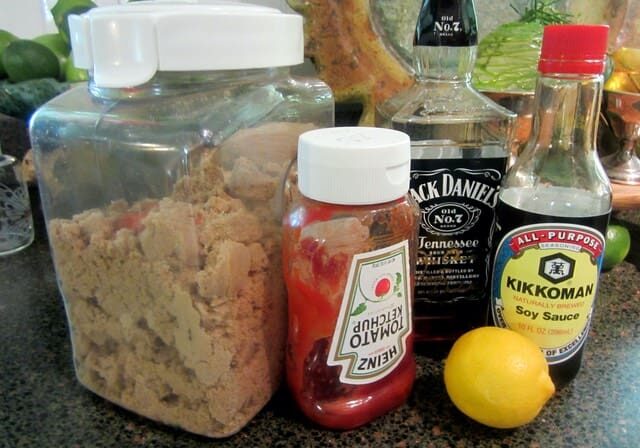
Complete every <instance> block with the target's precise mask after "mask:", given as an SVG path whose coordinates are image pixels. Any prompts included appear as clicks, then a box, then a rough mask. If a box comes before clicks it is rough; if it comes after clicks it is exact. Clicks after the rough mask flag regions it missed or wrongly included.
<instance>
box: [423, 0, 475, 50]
mask: <svg viewBox="0 0 640 448" xmlns="http://www.w3.org/2000/svg"><path fill="white" fill-rule="evenodd" d="M477 43H478V29H477V25H476V13H475V10H474V6H473V2H472V1H471V0H459V1H456V0H424V2H423V3H422V8H421V9H420V15H419V17H418V23H417V25H416V34H415V40H414V45H421V46H429V47H440V46H447V47H469V46H473V45H476V44H477Z"/></svg>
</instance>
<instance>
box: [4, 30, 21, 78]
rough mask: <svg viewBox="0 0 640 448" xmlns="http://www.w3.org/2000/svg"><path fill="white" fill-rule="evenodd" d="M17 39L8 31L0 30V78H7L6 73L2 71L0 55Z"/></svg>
mask: <svg viewBox="0 0 640 448" xmlns="http://www.w3.org/2000/svg"><path fill="white" fill-rule="evenodd" d="M17 39H18V38H17V37H16V36H14V35H13V34H11V33H10V32H9V31H5V30H0V78H4V77H6V76H7V72H6V70H5V69H4V65H3V64H2V53H4V50H5V49H6V48H7V47H8V46H9V44H10V43H11V42H13V41H14V40H17Z"/></svg>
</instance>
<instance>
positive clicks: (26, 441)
mask: <svg viewBox="0 0 640 448" xmlns="http://www.w3.org/2000/svg"><path fill="white" fill-rule="evenodd" d="M615 219H617V220H620V221H621V222H622V223H623V224H624V225H626V226H627V227H628V228H629V229H630V231H631V232H632V235H633V246H632V251H631V253H630V255H629V257H628V258H627V261H625V262H624V263H623V264H622V265H620V266H617V267H616V268H615V269H614V270H612V271H610V272H607V273H603V274H602V277H601V279H602V281H601V285H600V289H599V297H598V299H597V300H598V302H597V307H596V313H595V318H594V321H593V326H592V329H591V336H590V339H589V341H588V342H587V347H586V350H585V357H584V360H583V366H582V370H581V371H580V373H579V374H578V376H577V378H576V379H575V380H574V381H573V382H572V383H571V384H569V385H568V386H566V387H565V388H564V389H562V390H560V391H559V392H557V393H556V395H555V396H554V397H553V398H552V399H551V401H550V402H549V403H548V405H547V406H546V407H545V408H544V409H543V411H542V413H541V414H540V415H539V416H538V418H537V419H536V420H535V421H534V422H533V423H531V424H529V425H527V426H524V427H521V428H518V429H515V430H494V429H490V428H486V427H484V426H482V425H480V424H477V423H475V422H473V421H471V420H469V419H467V418H466V417H465V416H463V415H462V414H460V413H459V412H458V411H457V410H456V409H455V408H454V407H453V405H452V404H451V402H450V401H449V399H448V397H447V395H446V392H445V390H444V385H443V381H442V362H441V361H436V360H432V359H429V358H426V357H422V356H418V366H419V367H418V379H417V381H416V384H415V387H414V391H413V393H412V395H411V397H410V399H409V401H408V403H407V404H406V405H404V406H402V407H401V408H399V409H397V410H396V411H394V412H391V413H390V414H388V415H386V416H384V417H382V418H380V419H378V420H376V421H374V422H373V423H371V424H369V425H367V426H365V427H363V428H361V429H357V430H354V431H349V432H342V433H341V432H333V431H326V430H323V429H319V428H317V427H315V426H313V425H312V424H311V423H309V422H308V421H306V420H304V418H303V417H302V416H301V414H300V412H299V411H297V410H296V408H295V406H294V404H293V402H292V401H291V399H290V398H289V396H288V395H287V392H286V390H284V389H283V390H281V391H280V392H279V393H278V394H277V395H276V396H275V397H274V398H273V399H272V401H271V402H270V403H269V404H268V405H267V406H266V408H265V409H264V410H263V411H262V412H260V413H259V414H258V415H257V416H256V417H255V418H254V419H253V421H251V422H250V423H249V424H248V425H247V426H246V427H245V428H244V429H243V430H241V431H240V432H239V433H238V434H236V435H234V436H232V437H229V438H227V439H220V440H212V439H207V438H204V437H200V436H195V435H192V434H189V433H186V432H184V431H181V430H178V429H173V428H169V427H166V426H163V425H160V424H156V423H154V422H152V421H149V420H147V419H145V418H142V417H139V416H137V415H135V414H133V413H131V412H128V411H125V410H123V409H121V408H119V407H117V406H115V405H113V404H110V403H109V402H107V401H105V400H103V399H102V398H100V397H98V396H96V395H94V394H93V393H91V392H89V391H88V390H86V389H85V388H83V387H82V386H81V385H80V384H79V383H78V382H77V381H76V379H75V374H74V371H73V365H72V360H71V347H70V342H69V337H68V333H67V331H68V329H67V322H66V317H65V312H64V307H63V303H62V299H61V297H60V295H59V293H58V289H57V286H56V280H55V274H54V271H53V266H52V263H51V257H50V253H49V248H48V243H47V240H46V235H45V234H44V225H43V222H42V218H41V217H37V219H36V230H37V235H36V240H35V242H34V243H33V244H32V245H31V246H30V247H28V248H27V249H25V250H24V251H22V252H20V253H18V254H14V255H10V256H6V257H0V341H1V342H0V348H1V349H0V391H2V392H1V396H2V398H1V399H0V447H12V448H13V447H95V448H99V447H130V446H132V447H136V446H141V447H172V448H178V447H205V446H207V447H248V446H269V447H271V446H292V447H303V446H304V447H307V446H323V447H324V446H345V447H346V446H349V447H351V446H375V447H387V446H390V447H410V446H420V447H458V448H460V447H528V448H545V447H572V448H573V447H575V448H577V447H615V448H624V447H634V448H636V447H639V446H640V272H639V271H638V266H640V253H639V252H638V246H637V244H639V243H638V242H640V212H624V213H623V212H621V213H618V214H616V216H615Z"/></svg>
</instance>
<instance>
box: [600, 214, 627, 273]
mask: <svg viewBox="0 0 640 448" xmlns="http://www.w3.org/2000/svg"><path fill="white" fill-rule="evenodd" d="M630 248H631V235H629V231H628V230H627V229H626V228H625V227H623V226H620V225H617V224H610V225H609V226H608V227H607V235H606V242H605V247H604V258H603V260H602V269H603V270H609V269H612V268H613V267H615V266H617V265H618V264H620V263H622V261H623V260H624V259H625V258H626V257H627V254H628V253H629V249H630Z"/></svg>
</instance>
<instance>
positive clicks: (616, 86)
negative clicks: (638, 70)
mask: <svg viewBox="0 0 640 448" xmlns="http://www.w3.org/2000/svg"><path fill="white" fill-rule="evenodd" d="M604 90H607V91H609V92H631V93H636V92H638V88H637V87H636V84H635V83H634V82H633V79H631V75H630V74H629V73H623V72H613V73H612V74H611V76H610V77H609V78H608V79H607V82H605V83H604Z"/></svg>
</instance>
